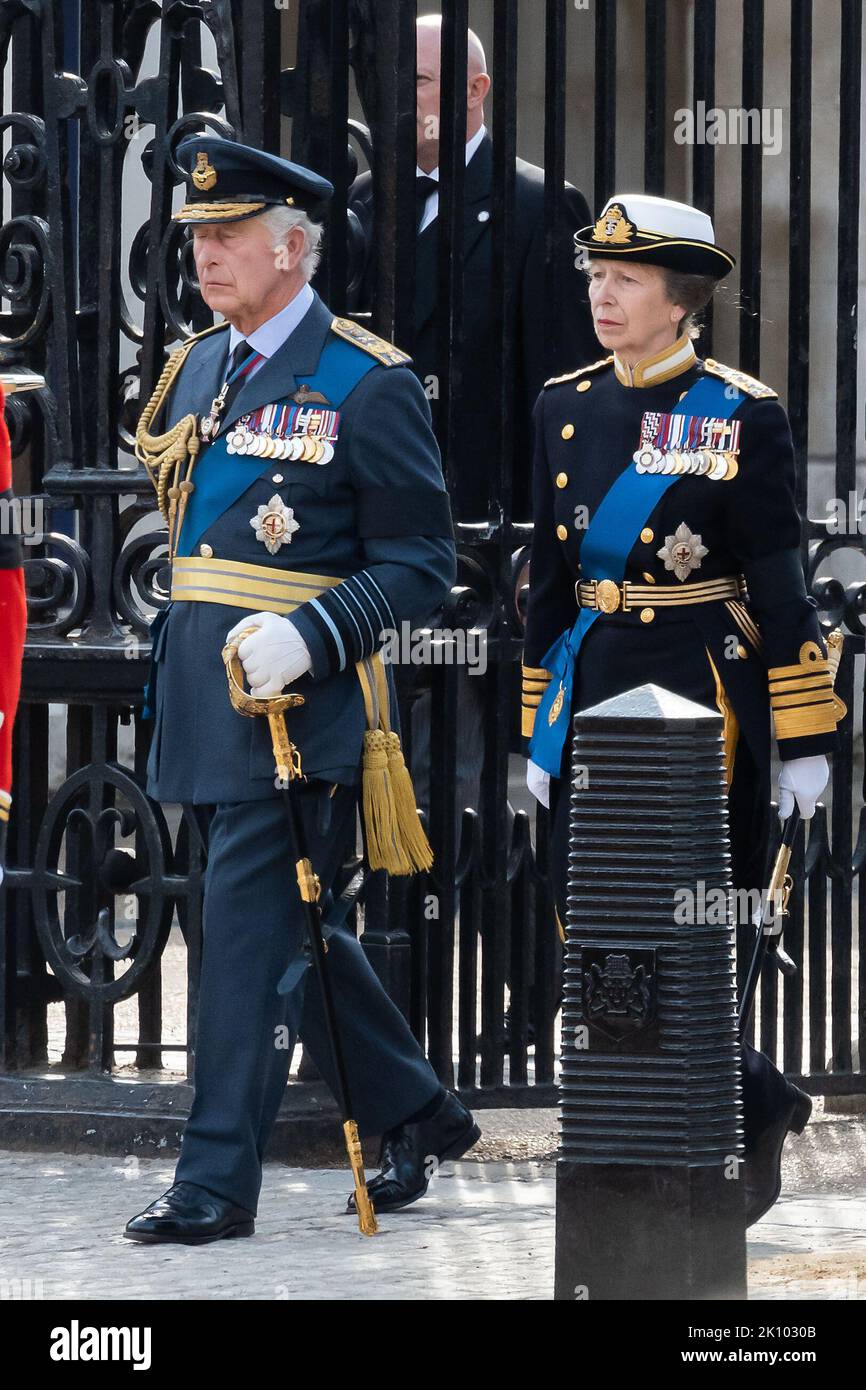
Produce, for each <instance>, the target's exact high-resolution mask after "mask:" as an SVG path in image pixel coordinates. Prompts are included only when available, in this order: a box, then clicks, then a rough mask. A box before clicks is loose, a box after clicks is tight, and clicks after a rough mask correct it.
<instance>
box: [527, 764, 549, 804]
mask: <svg viewBox="0 0 866 1390" xmlns="http://www.w3.org/2000/svg"><path fill="white" fill-rule="evenodd" d="M526 785H527V787H528V788H529V790H530V791H531V792H532V795H533V796H534V797H535V799H536V801H540V802H541V804H542V806H547V807H548V808H549V807H550V773H549V772H545V771H544V768H543V767H539V766H538V763H534V762H533V761H532V759H531V758H527V760H526Z"/></svg>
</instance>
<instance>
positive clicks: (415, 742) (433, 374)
mask: <svg viewBox="0 0 866 1390" xmlns="http://www.w3.org/2000/svg"><path fill="white" fill-rule="evenodd" d="M441 34H442V19H441V16H439V15H426V16H424V17H423V18H419V20H418V22H417V52H416V76H417V114H416V119H417V161H418V167H417V170H416V195H417V198H416V208H417V227H418V241H417V247H416V262H415V263H416V279H415V338H414V343H413V345H412V351H413V357H414V360H413V362H412V364H411V367H412V371H414V372H415V374H416V376H417V377H418V378H419V380H420V381H421V384H422V385H423V386H424V388H425V391H426V393H427V396H428V399H429V400H430V407H431V412H432V416H433V426H434V429H435V430H436V433H437V437H438V438H439V442H440V446H441V447H443V453H444V441H443V439H442V433H441V429H440V424H441V421H440V418H439V391H438V384H439V381H440V379H441V375H442V371H443V367H444V364H443V363H442V361H441V357H440V351H439V321H438V314H437V309H438V308H439V305H440V300H439V296H438V268H437V258H438V245H439V241H438V231H439V220H438V211H439V192H438V183H439V106H440V93H439V77H440V41H441ZM467 50H468V61H467V76H466V173H465V182H464V188H463V208H464V216H463V345H462V351H461V361H462V364H463V371H462V373H461V377H462V383H463V389H462V392H461V393H460V394H459V395H458V396H456V397H455V399H454V410H455V413H456V425H457V428H456V432H455V444H454V447H453V450H452V452H451V456H450V458H449V459H448V461H447V462H448V463H449V464H450V482H449V489H450V493H451V510H452V515H453V517H454V520H455V521H458V522H459V521H463V522H471V521H485V520H487V518H488V515H489V514H490V507H491V493H492V491H493V489H494V487H495V478H496V469H495V468H494V466H493V455H492V450H493V449H494V448H495V442H494V441H495V440H496V439H497V427H496V421H497V410H498V399H499V386H500V383H499V372H498V360H499V359H498V354H497V353H496V351H495V350H494V344H493V339H492V332H493V329H492V315H491V301H492V294H491V291H492V289H493V283H492V264H491V262H492V247H493V236H492V225H493V209H492V205H491V192H492V179H493V144H492V141H491V139H490V135H489V133H488V131H487V128H486V126H485V124H484V101H485V98H486V97H487V96H488V94H489V92H490V86H491V80H490V77H489V75H488V73H487V62H486V58H485V54H484V48H483V46H482V44H481V41H480V39H479V38H478V36H477V34H475V33H473V31H472V30H469V33H468V39H467ZM349 206H350V207H351V209H352V211H353V212H354V213H355V215H356V216H357V218H358V220H359V222H360V224H361V226H362V228H363V229H364V233H365V243H366V250H365V255H366V264H365V267H364V273H363V277H362V279H361V282H360V290H359V293H358V297H357V302H356V303H355V304H354V305H353V306H352V307H353V308H354V309H355V310H361V311H364V310H368V309H370V307H371V305H372V303H373V299H374V293H375V285H374V283H373V257H372V255H371V251H372V245H373V237H374V231H375V228H374V218H373V185H372V178H371V175H370V174H369V173H366V174H362V175H361V176H360V177H359V178H358V179H356V181H355V183H354V184H353V186H352V189H351V190H350V194H349ZM565 209H566V226H565V228H564V231H563V238H562V245H561V248H559V249H560V251H561V256H562V284H563V286H565V291H564V293H563V294H562V296H561V299H560V302H559V304H558V306H557V309H558V322H556V323H555V324H554V331H553V332H552V333H551V331H550V326H551V325H550V314H549V312H548V310H549V306H548V305H546V304H545V248H544V240H545V220H544V170H543V169H539V168H537V167H536V166H535V165H533V164H527V163H526V162H525V161H524V160H522V159H518V160H517V163H516V170H515V193H514V261H513V265H514V275H515V278H516V281H517V287H518V294H517V322H516V332H517V342H516V344H515V354H514V356H515V366H516V380H515V383H514V417H513V431H512V439H511V441H510V444H511V450H512V477H513V480H514V484H513V486H514V492H513V506H512V518H513V520H515V521H530V520H531V519H532V505H531V464H532V408H533V406H534V404H535V401H536V398H537V396H538V394H539V392H540V391H541V388H542V386H543V384H544V382H545V380H546V379H547V378H548V377H549V376H551V375H552V374H553V373H554V372H562V371H565V370H567V369H570V370H574V369H575V368H577V367H579V366H584V365H585V364H586V363H588V362H591V361H593V360H594V359H595V358H596V357H597V356H598V342H597V340H596V337H595V334H594V332H593V327H592V317H591V314H590V312H589V304H588V295H587V283H586V276H585V275H584V273H583V271H582V270H580V269H579V267H578V266H577V265H576V263H575V255H576V253H575V247H574V241H573V234H574V232H576V231H577V230H578V229H579V228H580V227H585V226H586V225H587V224H588V222H589V221H590V215H589V208H588V207H587V204H586V200H585V198H584V197H583V194H582V193H580V192H578V190H577V189H576V188H573V187H572V186H571V185H570V184H568V185H566V194H565ZM557 338H558V341H559V344H560V347H559V349H558V350H557V349H556V347H555V346H554V347H553V349H552V350H551V344H554V345H555V343H556V341H557ZM457 679H458V688H457V694H458V722H457V749H456V811H457V833H458V836H459V833H460V819H461V816H462V810H463V807H464V806H472V807H474V808H475V809H478V808H479V803H480V799H481V792H480V789H481V770H482V766H483V762H484V722H483V684H484V682H483V677H482V676H480V675H477V674H476V675H472V674H470V672H469V671H468V670H467V669H466V668H464V667H461V668H459V669H458V672H457ZM412 777H413V780H414V784H415V791H416V796H417V798H418V805H419V806H421V807H422V808H423V809H424V810H425V811H428V810H429V777H430V692H429V690H426V691H422V692H421V694H420V695H419V697H418V698H417V699H416V701H415V704H414V706H413V711H412Z"/></svg>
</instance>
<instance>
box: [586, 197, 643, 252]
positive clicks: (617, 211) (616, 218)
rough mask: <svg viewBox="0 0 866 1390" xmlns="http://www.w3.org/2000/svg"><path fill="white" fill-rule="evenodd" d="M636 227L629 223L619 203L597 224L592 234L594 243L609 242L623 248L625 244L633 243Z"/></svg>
mask: <svg viewBox="0 0 866 1390" xmlns="http://www.w3.org/2000/svg"><path fill="white" fill-rule="evenodd" d="M633 232H634V227H633V226H632V224H631V222H629V220H628V218H627V217H626V215H625V213H624V212H623V210H622V208H621V207H619V205H618V204H617V203H614V204H613V206H612V207H609V208H608V209H607V212H603V213H602V215H601V217H600V218H599V219H598V221H597V222H596V224H595V227H594V229H593V233H592V239H593V241H608V242H612V243H613V244H614V245H617V246H622V245H623V244H624V243H625V242H629V241H631V238H632V234H633Z"/></svg>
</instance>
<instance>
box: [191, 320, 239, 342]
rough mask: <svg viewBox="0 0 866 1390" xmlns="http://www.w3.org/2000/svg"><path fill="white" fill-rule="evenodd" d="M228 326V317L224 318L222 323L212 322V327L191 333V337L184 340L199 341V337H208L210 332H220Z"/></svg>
mask: <svg viewBox="0 0 866 1390" xmlns="http://www.w3.org/2000/svg"><path fill="white" fill-rule="evenodd" d="M228 327H229V321H228V319H223V321H222V323H212V324H211V326H210V328H203V329H202V330H201V332H200V333H190V335H189V337H188V338H185V339H184V342H185V343H197V342H198V340H199V338H206V337H207V335H208V334H209V333H218V332H219V331H220V329H221V328H228Z"/></svg>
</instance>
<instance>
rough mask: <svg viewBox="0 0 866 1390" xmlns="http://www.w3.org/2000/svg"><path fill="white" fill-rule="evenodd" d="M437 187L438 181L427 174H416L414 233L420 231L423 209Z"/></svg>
mask: <svg viewBox="0 0 866 1390" xmlns="http://www.w3.org/2000/svg"><path fill="white" fill-rule="evenodd" d="M438 187H439V180H438V179H431V178H430V177H429V176H428V175H427V174H418V176H417V177H416V179H415V231H416V232H419V231H420V230H421V219H422V217H423V216H424V208H425V206H426V203H427V199H428V198H429V197H430V194H431V193H435V192H436V190H437V189H438Z"/></svg>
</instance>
